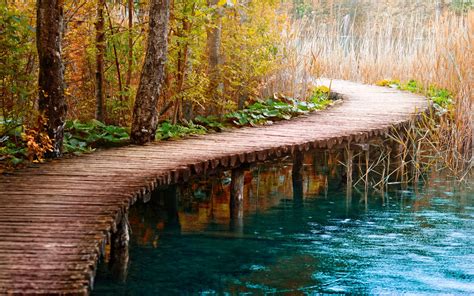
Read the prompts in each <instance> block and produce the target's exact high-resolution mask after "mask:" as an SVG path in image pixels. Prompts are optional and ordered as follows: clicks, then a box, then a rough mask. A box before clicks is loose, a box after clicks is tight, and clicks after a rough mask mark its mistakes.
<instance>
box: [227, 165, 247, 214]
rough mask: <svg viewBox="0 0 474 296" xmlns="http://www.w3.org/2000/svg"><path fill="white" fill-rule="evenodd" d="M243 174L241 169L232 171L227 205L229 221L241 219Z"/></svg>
mask: <svg viewBox="0 0 474 296" xmlns="http://www.w3.org/2000/svg"><path fill="white" fill-rule="evenodd" d="M244 173H245V170H244V168H242V167H238V168H235V169H233V170H232V176H231V182H230V205H229V206H230V217H231V219H236V218H242V217H243V200H244Z"/></svg>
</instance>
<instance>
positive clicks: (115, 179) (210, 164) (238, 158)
mask: <svg viewBox="0 0 474 296" xmlns="http://www.w3.org/2000/svg"><path fill="white" fill-rule="evenodd" d="M325 83H326V85H327V83H328V82H325ZM332 90H333V91H334V92H337V93H339V94H342V95H343V96H344V97H345V99H344V102H343V103H342V104H340V105H338V106H335V107H333V108H330V109H328V110H325V111H322V112H317V113H312V114H310V115H308V116H304V117H301V118H298V119H294V120H291V121H287V122H280V123H277V124H274V125H272V126H263V127H258V128H243V129H238V130H233V131H230V132H224V133H216V134H209V135H204V136H198V137H193V138H190V139H185V140H178V141H168V142H158V143H154V144H150V145H147V146H129V147H123V148H118V149H111V150H104V151H98V152H96V153H93V154H90V155H84V156H81V157H75V158H71V159H63V160H58V161H53V162H51V163H48V164H43V165H38V166H36V167H31V168H27V169H23V170H20V171H17V172H15V173H14V174H12V175H8V176H1V177H0V213H1V214H0V294H9V293H19V294H23V293H25V294H26V293H33V294H35V293H38V294H51V293H59V294H87V293H89V291H90V288H91V286H92V282H93V278H94V275H95V268H96V264H97V260H98V258H99V256H100V254H101V251H102V250H103V246H104V244H105V242H106V241H107V239H108V237H110V233H112V232H114V231H115V229H116V225H117V223H118V221H120V220H121V215H122V213H124V212H126V210H127V209H128V207H129V206H130V205H132V204H133V203H134V202H135V201H136V200H137V199H139V198H147V197H149V192H150V191H152V190H153V189H155V188H157V187H158V186H161V185H166V184H171V183H175V182H181V181H185V180H187V179H188V178H189V177H190V175H192V174H203V173H205V172H206V171H209V170H213V169H227V168H233V167H237V166H239V165H240V164H242V163H252V162H255V161H262V160H265V159H270V158H276V157H280V156H282V155H287V154H292V153H293V152H294V151H298V150H299V151H302V150H308V149H310V148H331V147H333V146H334V145H337V144H345V143H348V142H349V141H350V142H351V143H355V142H364V141H365V140H366V139H367V138H369V137H373V136H377V135H382V134H385V133H386V132H387V131H389V130H390V129H391V128H397V127H400V126H401V125H403V124H405V123H406V122H407V121H408V120H409V119H410V118H411V116H412V115H414V114H416V113H419V112H424V111H425V110H426V109H427V107H428V102H427V101H426V99H424V98H423V97H420V96H417V95H413V94H409V93H405V92H400V91H397V90H393V89H389V88H381V87H376V86H368V85H362V84H357V83H352V82H346V81H333V82H332Z"/></svg>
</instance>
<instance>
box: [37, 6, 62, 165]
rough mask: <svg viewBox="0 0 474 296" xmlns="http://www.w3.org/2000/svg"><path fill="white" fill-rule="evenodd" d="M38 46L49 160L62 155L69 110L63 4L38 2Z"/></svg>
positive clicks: (41, 104)
mask: <svg viewBox="0 0 474 296" xmlns="http://www.w3.org/2000/svg"><path fill="white" fill-rule="evenodd" d="M36 25H37V28H36V46H37V49H38V56H39V78H38V90H39V94H38V96H39V100H38V107H39V111H40V113H41V114H42V115H44V116H45V117H46V119H47V123H46V127H45V128H46V130H47V132H48V135H49V137H50V139H51V141H52V143H53V150H52V151H51V153H48V154H47V156H48V157H59V156H61V154H62V144H63V137H64V124H65V121H66V113H67V106H66V101H65V98H64V67H63V63H62V58H61V42H62V37H63V1H62V0H38V1H37V23H36Z"/></svg>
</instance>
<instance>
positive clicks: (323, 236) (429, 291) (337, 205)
mask: <svg viewBox="0 0 474 296" xmlns="http://www.w3.org/2000/svg"><path fill="white" fill-rule="evenodd" d="M289 169H290V167H289V166H286V165H282V164H280V165H279V166H276V167H267V168H265V169H262V170H258V172H257V171H253V173H252V174H249V176H248V177H247V178H246V188H245V200H246V201H245V204H244V212H243V218H242V219H240V220H239V219H237V220H232V219H230V218H229V213H228V212H229V211H228V207H227V206H226V205H227V202H228V197H227V192H226V188H227V187H226V185H225V184H226V183H227V182H226V181H225V180H224V181H223V182H222V183H219V184H217V185H216V184H214V185H213V186H211V185H209V184H200V185H199V184H197V185H194V186H193V187H192V190H191V191H192V192H193V194H192V195H191V196H190V197H189V196H188V197H183V198H182V200H181V203H180V213H179V220H180V226H179V227H169V225H167V222H166V220H167V219H166V214H164V212H163V211H162V210H161V209H160V207H159V206H150V205H140V206H136V207H135V208H134V209H133V210H132V211H131V213H130V223H131V226H132V231H133V232H132V236H131V247H130V263H129V268H128V273H127V277H126V279H125V281H122V280H118V279H114V276H113V275H112V273H111V272H110V271H109V270H108V268H107V265H106V264H105V263H101V264H100V266H99V271H98V274H97V278H96V283H95V287H94V290H93V294H96V295H103V294H110V295H113V294H118V295H237V294H239V295H240V294H242V295H262V294H270V295H273V294H274V295H311V294H317V293H329V294H377V295H379V294H390V295H393V294H417V295H420V294H425V295H433V294H455V295H468V294H473V295H474V247H473V246H474V191H470V190H463V191H459V190H457V189H453V188H455V187H452V186H451V184H450V183H449V182H445V181H444V180H442V179H439V180H437V179H435V178H433V179H432V180H431V181H430V184H425V185H424V186H423V188H419V189H417V190H412V189H410V188H408V189H401V188H399V187H396V186H395V187H392V188H389V190H388V191H387V192H384V193H380V192H369V193H368V194H367V195H366V194H364V193H363V192H358V191H357V190H354V192H353V193H352V195H347V194H346V192H345V190H344V189H341V188H343V187H344V186H343V185H341V184H342V183H341V182H340V181H337V180H331V178H328V177H327V176H323V175H317V174H315V173H314V170H313V168H312V167H311V166H308V167H307V168H306V169H305V181H304V182H303V192H304V195H303V196H302V197H301V196H299V197H298V196H297V197H296V198H294V197H293V196H292V188H291V174H290V171H289ZM216 188H217V189H216ZM211 191H212V192H211ZM415 192H416V193H415ZM175 226H176V225H175Z"/></svg>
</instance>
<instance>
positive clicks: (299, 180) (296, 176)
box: [291, 152, 304, 205]
mask: <svg viewBox="0 0 474 296" xmlns="http://www.w3.org/2000/svg"><path fill="white" fill-rule="evenodd" d="M303 161H304V154H303V152H296V153H295V156H294V158H293V169H292V171H291V179H292V181H293V201H294V203H295V205H301V204H302V203H303Z"/></svg>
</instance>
